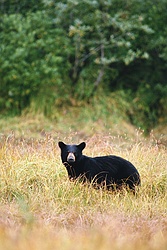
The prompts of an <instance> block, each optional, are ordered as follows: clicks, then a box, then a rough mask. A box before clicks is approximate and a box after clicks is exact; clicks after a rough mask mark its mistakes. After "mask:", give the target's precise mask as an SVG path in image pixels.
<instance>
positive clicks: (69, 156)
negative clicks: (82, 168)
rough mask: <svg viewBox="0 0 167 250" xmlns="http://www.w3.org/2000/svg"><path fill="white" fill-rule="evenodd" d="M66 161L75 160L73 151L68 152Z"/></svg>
mask: <svg viewBox="0 0 167 250" xmlns="http://www.w3.org/2000/svg"><path fill="white" fill-rule="evenodd" d="M67 161H68V162H75V155H74V153H69V154H68V156H67Z"/></svg>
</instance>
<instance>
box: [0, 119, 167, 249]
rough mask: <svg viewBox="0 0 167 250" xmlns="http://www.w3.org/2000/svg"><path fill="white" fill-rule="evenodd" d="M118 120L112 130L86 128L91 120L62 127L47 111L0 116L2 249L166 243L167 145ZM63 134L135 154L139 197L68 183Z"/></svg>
mask: <svg viewBox="0 0 167 250" xmlns="http://www.w3.org/2000/svg"><path fill="white" fill-rule="evenodd" d="M121 125H122V128H121V130H119V129H118V128H119V126H120V124H119V125H118V126H117V134H116V129H115V130H114V127H113V134H112V130H110V131H107V130H105V131H102V132H100V133H97V132H96V131H95V132H93V131H94V129H93V125H92V130H91V132H90V131H89V133H87V131H88V126H89V124H88V125H86V126H85V127H84V128H82V131H81V130H80V131H79V132H78V131H76V130H72V128H70V129H69V130H64V129H63V128H61V126H60V124H57V126H56V123H51V122H49V121H48V120H45V119H43V118H42V117H37V118H36V119H30V117H28V118H25V117H24V118H15V119H13V120H10V121H9V120H7V121H5V120H2V121H1V122H0V127H1V141H0V249H9V250H10V249H11V250H15V249H17V250H22V249H24V250H29V249H31V250H41V249H46V250H48V249H50V250H53V249H62V250H69V249H71V250H75V249H76V250H87V249H88V250H89V249H91V250H94V249H100V250H103V249H104V250H107V249H113V250H119V249H124V250H126V249H127V250H131V249H135V250H150V249H153V250H159V249H161V250H166V249H167V238H166V235H167V192H166V190H167V169H166V148H165V146H164V144H161V143H160V141H157V139H155V138H156V137H155V136H153V135H152V136H151V137H150V138H147V139H146V138H144V137H143V136H142V133H141V132H140V131H135V129H131V130H130V134H128V133H127V130H126V128H127V127H128V125H126V124H125V126H123V125H124V124H123V123H122V124H121ZM97 126H99V124H97ZM114 126H115V125H114ZM12 130H13V131H14V132H11V131H12ZM74 131H75V132H74ZM122 131H125V133H122ZM81 132H82V133H81ZM87 135H89V136H87ZM59 139H61V140H62V141H64V142H66V143H74V142H77V143H78V142H81V141H82V140H86V142H87V147H86V149H85V150H84V153H85V154H86V155H89V156H96V155H108V154H116V155H120V156H122V157H124V158H126V159H128V160H130V161H131V162H132V163H133V164H134V165H135V166H136V167H137V169H138V170H139V172H140V174H141V180H142V184H141V187H140V189H139V190H138V193H137V196H134V195H132V194H130V193H128V192H127V191H125V192H124V193H119V192H116V193H111V192H107V191H102V190H95V189H93V188H91V187H90V186H87V185H82V184H81V183H71V182H69V180H68V178H67V173H66V169H65V168H64V167H63V165H62V164H61V160H60V150H59V148H58V146H57V142H58V140H59Z"/></svg>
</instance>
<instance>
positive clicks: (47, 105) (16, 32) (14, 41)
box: [0, 0, 167, 131]
mask: <svg viewBox="0 0 167 250" xmlns="http://www.w3.org/2000/svg"><path fill="white" fill-rule="evenodd" d="M166 9H167V1H166V0H161V1H159V0H145V1H142V0H127V1H125V0H119V1H117V0H113V1H110V0H106V1H101V0H93V1H92V0H83V1H80V0H64V1H54V0H39V1H35V0H31V1H30V0H22V1H18V0H15V1H14V0H6V1H2V2H1V3H0V112H1V114H14V115H16V114H17V115H18V114H19V115H20V114H22V112H23V111H25V109H26V108H30V107H32V106H33V109H40V111H42V112H44V114H45V115H47V116H52V113H53V111H55V110H57V109H61V108H62V107H63V108H64V107H66V108H67V107H69V106H77V107H78V108H79V106H81V105H90V106H93V105H95V104H94V103H99V102H100V104H101V106H102V112H103V109H105V111H106V112H108V113H110V112H113V107H109V103H110V102H111V106H112V101H111V100H116V101H117V100H118V101H117V102H116V103H119V104H118V105H115V106H114V108H118V109H120V110H122V113H123V114H124V115H125V116H126V117H127V118H128V119H129V121H130V122H131V123H132V124H135V125H136V126H138V127H142V128H144V129H145V130H146V131H149V130H150V129H151V128H153V127H155V126H156V125H157V124H158V123H160V122H165V119H166V118H165V117H167V102H166V100H167V84H166V67H167V43H166V37H167V27H166V23H167V12H166V11H165V10H166ZM99 98H100V100H99ZM95 100H97V101H95ZM32 104H33V105H32ZM117 106H118V107H117Z"/></svg>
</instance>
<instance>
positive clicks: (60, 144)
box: [58, 141, 66, 149]
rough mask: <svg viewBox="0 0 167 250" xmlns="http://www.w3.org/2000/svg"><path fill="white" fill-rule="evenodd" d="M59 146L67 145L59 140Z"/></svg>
mask: <svg viewBox="0 0 167 250" xmlns="http://www.w3.org/2000/svg"><path fill="white" fill-rule="evenodd" d="M58 145H59V148H61V149H63V148H64V147H66V144H65V143H64V142H62V141H59V142H58Z"/></svg>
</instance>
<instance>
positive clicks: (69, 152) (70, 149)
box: [58, 141, 86, 165]
mask: <svg viewBox="0 0 167 250" xmlns="http://www.w3.org/2000/svg"><path fill="white" fill-rule="evenodd" d="M58 145H59V147H60V149H61V160H62V163H63V164H64V163H68V164H69V165H75V164H76V163H77V162H79V161H80V158H81V156H82V150H83V149H84V148H85V147H86V143H85V142H82V143H80V144H79V145H66V144H65V143H64V142H62V141H60V142H59V143H58Z"/></svg>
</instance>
